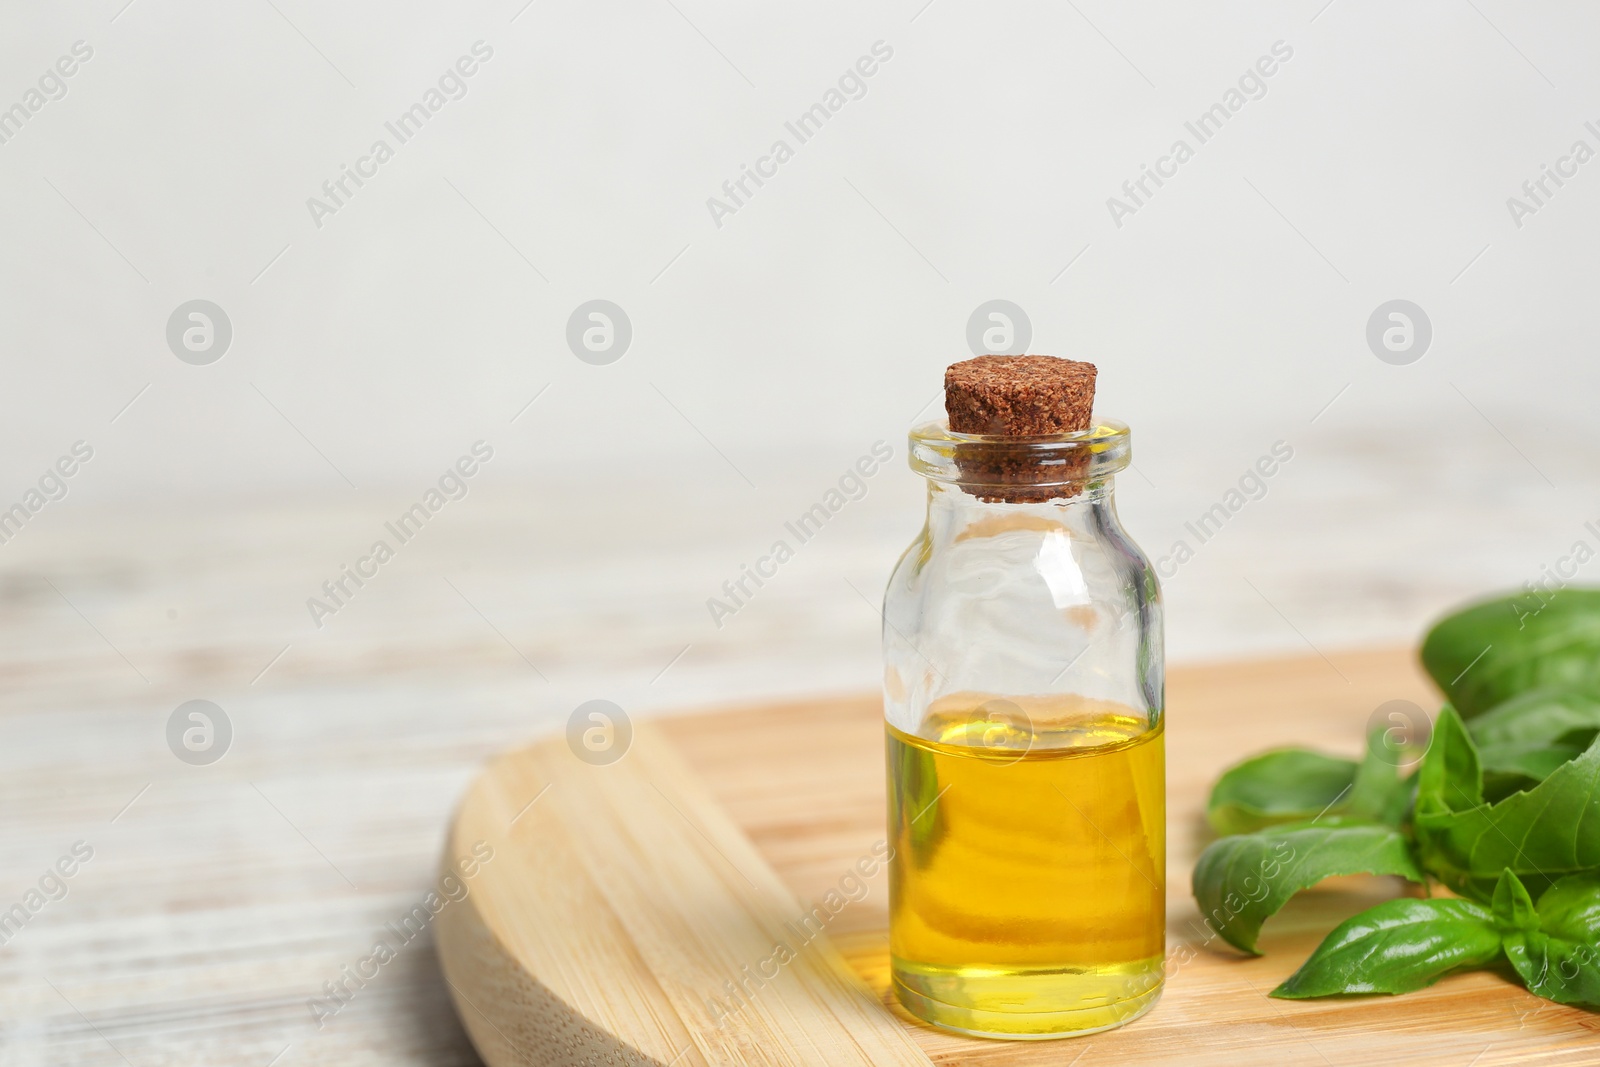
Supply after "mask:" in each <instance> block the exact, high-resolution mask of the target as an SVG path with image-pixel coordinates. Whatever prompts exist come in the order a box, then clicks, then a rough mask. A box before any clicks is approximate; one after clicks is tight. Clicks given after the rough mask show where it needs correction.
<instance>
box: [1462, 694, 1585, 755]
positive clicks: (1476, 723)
mask: <svg viewBox="0 0 1600 1067" xmlns="http://www.w3.org/2000/svg"><path fill="white" fill-rule="evenodd" d="M1470 729H1471V730H1472V739H1473V740H1474V741H1476V742H1477V743H1478V747H1479V748H1481V749H1489V748H1495V747H1499V746H1514V745H1541V744H1551V743H1553V742H1556V741H1559V740H1561V739H1563V738H1566V737H1570V736H1573V735H1575V734H1577V733H1580V732H1582V731H1592V730H1600V692H1596V691H1590V690H1584V689H1534V690H1530V691H1529V692H1526V693H1521V694H1519V695H1517V696H1514V697H1512V698H1511V699H1510V700H1507V701H1505V702H1504V703H1500V704H1496V705H1495V706H1494V707H1493V708H1491V709H1489V710H1488V711H1486V712H1484V713H1483V714H1482V715H1479V716H1478V717H1477V718H1475V719H1473V720H1472V724H1471V727H1470Z"/></svg>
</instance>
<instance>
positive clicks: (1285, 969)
mask: <svg viewBox="0 0 1600 1067" xmlns="http://www.w3.org/2000/svg"><path fill="white" fill-rule="evenodd" d="M1392 700H1410V701H1414V702H1416V703H1417V704H1419V705H1421V706H1422V707H1424V708H1426V709H1428V710H1429V711H1432V710H1433V709H1434V708H1435V707H1436V705H1437V702H1438V701H1437V697H1436V696H1435V695H1434V693H1433V690H1432V687H1431V685H1430V684H1429V683H1428V682H1427V681H1426V679H1425V678H1424V677H1423V676H1422V675H1421V674H1420V672H1419V671H1418V670H1417V668H1416V667H1415V666H1414V664H1413V658H1412V656H1411V654H1410V653H1409V652H1404V651H1385V652H1370V653H1357V654H1344V655H1338V656H1334V657H1332V658H1331V659H1324V658H1322V657H1320V656H1313V657H1308V658H1303V659H1283V660H1275V661H1263V662H1253V663H1241V664H1231V665H1218V666H1206V667H1194V668H1187V669H1176V670H1174V671H1172V672H1171V674H1170V676H1169V679H1168V720H1167V736H1168V740H1167V744H1168V753H1169V755H1168V761H1169V762H1168V771H1167V775H1168V789H1169V805H1168V821H1169V828H1170V829H1169V840H1170V842H1171V844H1170V846H1169V847H1170V850H1171V851H1170V855H1169V857H1168V878H1169V890H1168V934H1167V956H1168V959H1167V973H1168V982H1167V989H1166V993H1165V995H1164V997H1163V999H1162V1001H1161V1002H1160V1003H1159V1004H1158V1005H1157V1006H1156V1008H1155V1009H1154V1010H1153V1011H1152V1012H1151V1013H1150V1014H1149V1015H1147V1016H1145V1017H1144V1018H1143V1019H1141V1020H1139V1021H1137V1022H1135V1023H1133V1024H1132V1025H1130V1026H1127V1027H1125V1028H1123V1029H1121V1030H1116V1031H1111V1032H1108V1033H1102V1034H1095V1035H1091V1036H1089V1037H1084V1038H1078V1039H1069V1040H1065V1041H1050V1042H1039V1043H1014V1042H1001V1041H983V1040H975V1039H970V1038H963V1037H958V1036H955V1035H951V1034H945V1033H942V1032H939V1031H936V1030H932V1029H930V1028H927V1027H924V1026H921V1025H917V1024H916V1023H914V1022H913V1021H912V1020H911V1019H910V1018H909V1016H906V1015H905V1014H904V1013H903V1012H901V1011H900V1010H899V1008H898V1006H896V1005H895V1004H893V1002H892V998H891V997H890V995H889V993H888V958H887V956H888V941H887V929H886V928H887V914H886V906H887V900H886V897H887V875H886V873H885V872H884V870H883V869H882V867H881V864H878V863H875V862H874V860H875V859H876V854H875V852H874V845H876V844H878V843H879V842H881V841H882V839H883V836H884V781H883V774H884V771H883V735H882V723H881V720H880V711H879V706H878V702H877V699H876V697H872V698H867V697H862V698H857V699H841V700H830V701H809V702H805V703H797V704H791V705H780V706H771V707H762V708H741V709H731V710H725V711H719V712H715V713H710V714H703V715H695V716H688V717H682V718H674V719H666V720H658V721H655V722H652V723H639V724H635V726H634V732H633V736H632V740H631V743H630V745H629V747H628V748H627V750H626V753H625V755H624V756H623V757H622V758H621V759H619V760H617V761H616V762H615V763H612V764H609V765H605V766H591V765H589V764H587V763H585V762H583V761H580V760H579V759H578V758H577V757H576V756H574V755H573V753H572V752H571V750H569V748H568V747H567V742H566V739H565V738H564V737H556V738H551V739H549V740H547V741H544V742H542V743H540V744H537V745H534V746H533V747H531V748H527V749H522V750H520V751H517V752H512V753H509V754H507V755H504V756H502V757H500V758H499V759H497V760H496V761H494V762H493V763H492V764H491V765H490V766H489V767H488V769H487V770H486V771H485V772H484V773H483V775H482V776H481V777H480V778H479V779H478V780H477V782H475V783H474V785H473V786H472V788H471V789H470V791H469V792H468V794H467V796H466V798H465V799H464V800H463V802H462V805H461V808H460V810H459V811H458V813H457V815H456V819H455V823H454V825H453V827H452V832H451V835H450V839H449V843H448V845H447V848H446V854H445V857H444V861H443V863H444V867H445V869H446V870H447V871H448V872H451V873H455V874H457V875H458V876H460V872H461V871H462V870H463V865H465V866H466V867H467V868H468V869H471V870H473V874H472V875H471V877H470V878H463V884H464V885H465V886H466V889H467V895H466V896H465V897H464V898H463V899H462V900H461V901H460V902H459V903H458V904H452V905H450V906H447V907H445V908H444V909H443V911H442V912H441V913H440V915H439V918H438V926H437V936H438V941H439V955H440V960H441V964H442V966H443V969H444V973H445V977H446V979H447V981H448V982H449V984H450V988H451V990H452V994H453V996H454V997H455V1000H456V1008H457V1010H458V1012H459V1013H460V1015H461V1018H462V1020H463V1022H464V1023H465V1025H466V1028H467V1030H468V1032H469V1033H470V1034H471V1036H472V1039H473V1041H474V1043H475V1044H476V1045H477V1047H478V1050H479V1052H480V1053H481V1055H482V1056H483V1058H484V1060H485V1062H486V1063H487V1064H489V1067H521V1065H529V1067H549V1065H563V1067H564V1065H578V1064H584V1065H590V1064H595V1065H598V1064H606V1065H611V1064H618V1065H623V1064H626V1065H641V1067H644V1065H651V1067H712V1065H716V1067H721V1065H746V1064H761V1065H800V1064H805V1065H815V1067H845V1065H853V1064H883V1065H898V1064H929V1063H935V1064H972V1065H991V1064H992V1065H1001V1064H1015V1065H1026V1064H1046V1063H1049V1064H1061V1065H1066V1064H1082V1065H1083V1067H1095V1065H1097V1064H1102V1063H1118V1064H1168V1063H1173V1062H1182V1063H1185V1064H1219V1065H1226V1067H1237V1065H1239V1064H1241V1063H1257V1062H1274V1063H1284V1064H1298V1063H1318V1064H1320V1063H1328V1064H1344V1063H1362V1064H1371V1063H1397V1062H1405V1063H1424V1064H1439V1065H1441V1067H1444V1065H1450V1067H1465V1065H1467V1064H1469V1063H1471V1064H1473V1065H1474V1067H1492V1065H1494V1064H1511V1063H1516V1064H1527V1063H1554V1064H1597V1063H1600V1016H1597V1015H1595V1014H1591V1013H1588V1012H1584V1011H1580V1010H1578V1009H1574V1008H1566V1007H1561V1006H1559V1005H1555V1004H1551V1003H1549V1002H1546V1001H1543V1000H1540V999H1538V998H1536V997H1534V996H1532V995H1531V994H1529V993H1527V992H1525V991H1523V990H1522V989H1521V988H1520V987H1518V986H1517V985H1516V984H1515V983H1514V982H1513V981H1512V980H1510V978H1509V976H1508V975H1500V974H1494V973H1480V974H1467V975H1460V976H1456V977H1453V978H1447V979H1445V980H1444V981H1442V982H1440V983H1439V984H1438V985H1436V986H1434V987H1433V988H1431V989H1428V990H1424V991H1422V992H1419V993H1413V994H1409V995H1406V996H1403V997H1363V998H1350V999H1344V1000H1324V1001H1301V1002H1291V1001H1279V1000H1271V999H1268V998H1267V996H1266V993H1267V991H1269V990H1270V989H1272V987H1273V986H1275V985H1276V984H1277V983H1278V982H1280V981H1282V980H1283V979H1284V978H1285V977H1287V976H1288V974H1289V973H1290V972H1292V971H1293V970H1294V969H1295V967H1296V966H1298V964H1299V963H1300V961H1302V960H1303V959H1304V958H1305V957H1306V955H1307V954H1309V953H1310V951H1311V950H1312V949H1313V948H1314V947H1315V946H1316V944H1317V942H1318V941H1319V940H1320V939H1321V936H1322V935H1323V934H1324V933H1326V931H1327V930H1328V929H1330V928H1331V927H1332V926H1333V925H1334V924H1335V923H1337V922H1338V921H1339V920H1340V919H1343V918H1345V917H1347V916H1349V915H1351V914H1353V913H1354V912H1356V911H1358V910H1360V909H1362V908H1365V907H1367V906H1369V905H1370V904H1372V903H1376V902H1377V901H1378V900H1381V899H1384V898H1386V897H1389V896H1393V895H1395V893H1396V892H1397V891H1398V889H1399V884H1398V883H1397V882H1394V881H1391V880H1388V879H1380V878H1349V879H1339V880H1335V881H1332V882H1328V883H1324V885H1323V886H1321V887H1319V888H1318V889H1316V890H1314V891H1312V892H1310V893H1306V894H1302V896H1300V897H1299V898H1297V899H1296V900H1295V901H1294V902H1292V903H1291V904H1290V905H1289V907H1288V908H1286V909H1285V910H1284V911H1283V912H1282V913H1280V914H1279V915H1278V916H1277V917H1276V918H1275V919H1273V920H1271V921H1269V922H1268V924H1267V927H1266V930H1265V933H1264V935H1263V938H1262V941H1261V947H1262V948H1263V950H1264V951H1265V953H1266V954H1265V955H1264V956H1263V957H1260V958H1253V959H1252V958H1246V957H1243V956H1241V955H1240V954H1238V953H1236V952H1233V951H1232V950H1230V949H1228V948H1227V947H1226V946H1225V945H1222V944H1221V942H1220V941H1217V940H1215V939H1213V938H1210V937H1208V935H1207V931H1206V928H1205V927H1204V926H1203V925H1202V924H1201V922H1200V917H1199V914H1198V912H1197V910H1196V908H1195V906H1194V902H1193V900H1192V898H1191V897H1190V896H1189V890H1188V882H1189V872H1190V870H1191V869H1192V867H1193V864H1194V860H1195V857H1196V856H1197V855H1198V854H1199V852H1200V850H1201V849H1202V848H1203V847H1204V846H1205V844H1206V842H1207V841H1209V840H1210V834H1209V830H1208V829H1207V828H1206V825H1205V820H1204V817H1203V812H1204V802H1205V795H1206V791H1207V789H1208V788H1209V785H1210V783H1211V781H1212V780H1213V779H1214V778H1215V777H1216V775H1217V773H1218V772H1219V771H1220V770H1221V769H1222V768H1223V767H1225V766H1226V765H1227V764H1229V763H1231V762H1233V761H1235V760H1237V759H1239V758H1241V757H1242V756H1244V755H1246V754H1248V753H1252V752H1255V751H1259V750H1261V749H1264V748H1270V747H1273V746H1276V745H1281V744H1290V743H1295V744H1307V745H1311V746H1315V747H1321V748H1326V749H1329V750H1331V751H1343V752H1346V753H1348V754H1351V755H1354V754H1356V753H1357V751H1358V750H1359V747H1360V739H1361V738H1362V737H1363V736H1364V732H1365V726H1366V723H1367V719H1368V717H1369V716H1370V715H1371V714H1373V712H1374V710H1375V709H1377V708H1378V707H1379V706H1380V705H1382V704H1385V703H1386V702H1388V701H1392ZM475 846H476V848H477V850H478V851H477V855H478V856H480V857H481V856H482V855H484V854H486V853H487V851H488V850H489V849H492V850H493V857H492V859H489V860H488V861H486V862H482V863H481V864H473V863H471V862H470V857H472V856H473V854H474V853H473V850H474V847H475ZM807 913H810V914H811V915H813V916H821V917H823V919H824V920H825V925H823V931H824V932H823V933H822V934H821V935H820V936H816V937H814V938H811V939H809V940H808V939H806V938H805V937H804V936H802V934H801V931H802V930H803V929H810V927H805V928H802V927H800V926H798V925H797V924H798V922H799V920H801V919H802V917H804V916H805V915H806V914H807ZM817 925H820V924H819V922H818V921H817V920H816V919H814V920H813V922H812V924H811V926H812V927H815V926H817ZM780 943H781V944H783V945H788V946H793V947H794V951H792V952H790V953H787V954H785V953H781V952H777V953H775V947H776V946H778V945H779V944H780ZM786 956H787V958H786Z"/></svg>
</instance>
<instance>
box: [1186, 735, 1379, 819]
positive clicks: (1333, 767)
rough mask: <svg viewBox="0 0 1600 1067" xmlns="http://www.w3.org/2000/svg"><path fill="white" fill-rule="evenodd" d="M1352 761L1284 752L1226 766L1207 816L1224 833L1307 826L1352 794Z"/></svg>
mask: <svg viewBox="0 0 1600 1067" xmlns="http://www.w3.org/2000/svg"><path fill="white" fill-rule="evenodd" d="M1355 777H1356V764H1355V761H1354V760H1347V759H1339V758H1337V757H1334V756H1325V755H1323V754H1322V753H1320V752H1313V751H1311V750H1310V749H1304V748H1280V749H1274V750H1273V751H1271V752H1264V753H1262V754H1261V755H1259V756H1253V757H1251V758H1250V759H1247V760H1245V761H1244V762H1242V763H1237V764H1235V765H1234V766H1232V767H1230V768H1228V770H1227V771H1225V772H1224V773H1223V775H1222V777H1221V778H1219V779H1217V784H1216V785H1214V786H1212V787H1211V799H1210V801H1209V802H1208V803H1207V804H1206V818H1207V819H1208V820H1209V821H1210V823H1211V827H1212V829H1214V830H1216V831H1217V833H1219V834H1222V835H1227V834H1247V833H1250V832H1251V831H1253V830H1260V829H1264V828H1265V827H1268V826H1278V825H1282V824H1284V823H1294V822H1304V821H1305V820H1307V819H1310V818H1314V817H1316V816H1317V815H1320V814H1322V813H1323V812H1324V811H1326V810H1327V809H1328V806H1329V805H1331V804H1334V803H1335V802H1336V801H1338V800H1339V799H1340V798H1342V797H1344V796H1346V794H1347V793H1349V792H1350V789H1351V785H1352V783H1353V782H1354V781H1355Z"/></svg>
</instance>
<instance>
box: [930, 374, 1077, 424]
mask: <svg viewBox="0 0 1600 1067" xmlns="http://www.w3.org/2000/svg"><path fill="white" fill-rule="evenodd" d="M1095 374H1096V371H1095V366H1094V364H1093V363H1079V362H1078V361H1076V360H1071V359H1058V358H1057V357H1055V356H979V357H978V358H976V359H967V360H962V361H961V362H960V363H952V364H951V365H950V366H949V367H948V368H946V370H945V372H944V410H945V414H946V415H948V416H950V429H952V430H954V431H955V432H956V433H979V434H990V435H994V436H1000V437H1045V436H1048V435H1050V434H1058V433H1070V432H1072V431H1074V430H1087V429H1089V428H1090V427H1091V426H1092V425H1093V422H1092V416H1093V413H1094V379H1095Z"/></svg>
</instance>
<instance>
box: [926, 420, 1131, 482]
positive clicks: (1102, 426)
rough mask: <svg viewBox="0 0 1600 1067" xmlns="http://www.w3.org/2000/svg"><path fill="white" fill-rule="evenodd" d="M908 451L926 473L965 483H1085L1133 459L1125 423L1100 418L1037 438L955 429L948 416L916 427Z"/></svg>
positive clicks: (1105, 474) (942, 479) (936, 480)
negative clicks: (1087, 425) (1083, 426)
mask: <svg viewBox="0 0 1600 1067" xmlns="http://www.w3.org/2000/svg"><path fill="white" fill-rule="evenodd" d="M909 441H910V447H909V450H908V453H907V458H908V461H909V463H910V465H911V469H912V470H914V471H916V472H917V473H918V474H920V475H922V476H923V477H924V478H927V479H929V480H930V481H935V482H945V483H951V484H955V485H961V486H987V487H1003V486H1057V485H1059V486H1079V487H1081V486H1083V485H1085V484H1086V483H1091V482H1095V481H1097V480H1100V479H1102V478H1105V477H1109V476H1110V475H1113V474H1115V473H1117V472H1118V471H1120V470H1123V469H1124V468H1126V467H1127V466H1128V464H1129V462H1131V460H1132V458H1133V449H1132V435H1131V433H1130V431H1129V430H1128V426H1127V423H1124V422H1120V421H1118V420H1116V419H1104V418H1102V419H1097V420H1096V421H1095V425H1094V426H1092V427H1090V428H1089V429H1087V430H1074V431H1071V432H1068V433H1061V434H1048V435H1044V436H1038V437H1012V436H1007V435H1001V434H974V433H957V432H956V431H954V430H952V429H950V426H949V422H948V420H946V419H936V420H934V421H932V422H927V423H923V424H922V425H920V426H917V427H915V428H913V429H912V430H911V432H910V437H909Z"/></svg>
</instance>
